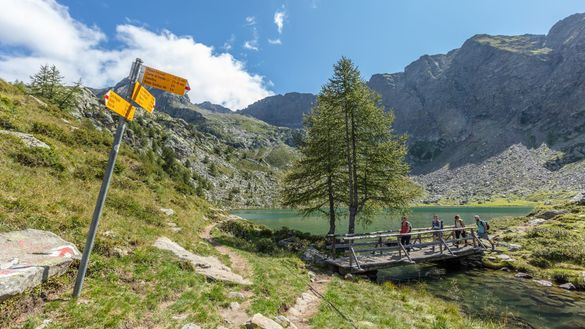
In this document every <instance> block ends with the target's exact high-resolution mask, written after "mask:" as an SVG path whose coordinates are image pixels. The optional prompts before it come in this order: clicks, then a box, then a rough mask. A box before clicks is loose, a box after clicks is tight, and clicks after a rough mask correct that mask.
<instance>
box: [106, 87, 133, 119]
mask: <svg viewBox="0 0 585 329" xmlns="http://www.w3.org/2000/svg"><path fill="white" fill-rule="evenodd" d="M104 101H105V103H106V107H107V108H109V109H110V110H112V111H114V112H116V113H118V114H119V115H121V116H123V117H124V118H126V120H129V121H132V120H134V112H136V108H135V107H134V106H132V105H131V104H130V103H128V102H127V101H126V100H125V99H124V98H122V96H120V95H118V94H116V93H115V92H114V91H113V90H110V91H108V92H107V93H106V94H105V95H104Z"/></svg>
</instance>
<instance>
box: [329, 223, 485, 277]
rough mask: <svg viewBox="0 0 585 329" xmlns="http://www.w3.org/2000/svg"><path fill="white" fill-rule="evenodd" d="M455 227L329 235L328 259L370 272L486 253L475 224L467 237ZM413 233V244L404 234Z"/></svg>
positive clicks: (344, 270)
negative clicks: (404, 237)
mask: <svg viewBox="0 0 585 329" xmlns="http://www.w3.org/2000/svg"><path fill="white" fill-rule="evenodd" d="M457 230H461V229H460V228H455V227H452V226H450V227H445V228H444V229H442V230H433V229H427V228H418V229H413V230H412V232H410V233H405V234H401V233H399V232H396V231H380V232H370V233H365V234H355V235H343V236H335V235H329V236H328V238H329V244H328V248H329V250H330V255H329V258H327V259H326V260H325V262H326V263H327V264H328V265H330V266H332V267H335V268H337V270H338V272H339V273H342V274H346V273H366V272H372V271H376V270H379V269H383V268H389V267H394V266H401V265H406V264H418V263H429V262H437V261H444V260H450V259H456V258H462V257H467V256H471V255H476V254H482V253H483V252H484V250H486V249H487V247H486V245H485V244H484V243H483V242H482V241H481V240H480V239H479V238H478V237H477V234H476V232H475V228H465V229H464V230H465V233H466V237H459V238H458V239H457V238H456V234H455V231H457ZM406 235H410V237H411V238H410V239H411V241H410V244H408V245H403V244H402V243H401V238H402V237H403V236H406Z"/></svg>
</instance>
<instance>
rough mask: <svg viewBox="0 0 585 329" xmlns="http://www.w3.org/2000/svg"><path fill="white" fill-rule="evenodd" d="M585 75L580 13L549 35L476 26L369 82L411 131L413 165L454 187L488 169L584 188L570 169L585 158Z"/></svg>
mask: <svg viewBox="0 0 585 329" xmlns="http://www.w3.org/2000/svg"><path fill="white" fill-rule="evenodd" d="M584 83H585V14H575V15H572V16H570V17H567V18H565V19H563V20H561V21H560V22H558V23H557V24H555V25H554V26H553V27H552V28H551V30H550V32H549V33H548V34H547V35H528V34H527V35H518V36H502V35H497V36H491V35H485V34H482V35H476V36H474V37H472V38H470V39H469V40H467V41H466V42H465V43H464V44H463V45H462V46H461V48H459V49H455V50H452V51H450V52H448V53H447V54H439V55H432V56H428V55H425V56H422V57H420V58H419V59H418V60H416V61H415V62H413V63H411V64H410V65H408V66H407V67H406V68H405V70H404V72H399V73H393V74H376V75H373V76H372V77H371V79H370V80H369V82H368V85H369V86H370V88H372V89H373V90H375V91H377V92H378V93H379V94H380V95H381V96H382V103H383V105H384V106H385V108H386V109H392V110H393V111H394V113H395V116H396V120H395V125H394V127H395V129H396V131H397V132H399V133H405V134H408V136H409V146H410V161H411V163H412V164H413V172H414V173H415V174H419V175H421V176H422V177H425V179H426V180H425V179H423V181H425V183H426V184H425V185H428V184H430V183H434V184H435V185H437V184H438V185H440V186H441V189H444V191H442V192H445V193H447V192H448V190H450V189H453V188H456V185H457V184H459V185H461V184H465V183H469V182H472V181H476V180H477V177H478V176H482V175H483V174H485V173H486V172H493V173H492V174H490V175H489V176H487V177H485V178H486V179H488V180H491V181H492V182H491V183H492V184H491V187H490V188H491V189H497V188H501V189H502V190H503V191H509V190H510V189H509V187H511V186H512V185H516V183H517V184H518V185H519V186H520V187H521V188H522V186H525V185H526V184H525V183H526V182H530V181H534V182H535V183H536V185H539V184H540V185H539V186H536V188H537V189H539V188H540V189H542V188H549V189H550V188H554V187H556V188H558V189H562V188H563V187H564V188H569V189H577V188H582V187H583V183H582V182H578V183H577V182H574V181H573V180H572V179H571V176H572V175H573V174H575V173H576V172H578V173H582V168H581V167H582V166H581V164H580V162H581V160H583V159H584V158H585V134H584V133H583V132H585V115H584V114H585V89H584V88H583V87H584ZM510 150H515V151H514V152H510ZM507 154H508V155H510V156H514V155H516V154H523V156H522V157H521V158H518V159H516V161H509V160H510V158H509V157H506V155H507ZM496 158H498V159H499V161H496V162H493V163H491V162H490V161H489V160H490V159H496ZM486 163H490V165H489V166H488V167H486ZM501 163H506V164H507V165H508V166H511V167H506V168H504V167H502V166H501V165H499V164H501ZM570 165H572V166H570ZM471 168H475V170H472V169H471ZM503 169H511V170H503ZM516 169H517V170H516ZM506 171H509V175H508V176H506V175H505V172H506ZM464 173H468V175H471V177H470V176H468V175H466V174H464ZM473 176H475V177H473ZM494 180H500V181H501V183H500V184H496V186H494V182H493V181H494ZM447 181H450V183H446V182H447ZM477 183H480V184H481V185H482V186H483V185H484V184H485V181H482V182H477ZM488 185H489V184H488ZM506 185H508V188H506ZM431 190H432V188H431ZM473 190H474V187H473V186H472V187H471V190H470V192H471V191H473ZM527 190H530V188H527ZM435 192H436V193H442V192H441V191H435Z"/></svg>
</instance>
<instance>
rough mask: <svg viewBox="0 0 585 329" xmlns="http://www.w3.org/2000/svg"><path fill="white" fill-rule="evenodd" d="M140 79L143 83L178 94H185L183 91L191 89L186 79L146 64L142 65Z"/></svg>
mask: <svg viewBox="0 0 585 329" xmlns="http://www.w3.org/2000/svg"><path fill="white" fill-rule="evenodd" d="M140 80H141V81H142V83H143V84H145V85H149V86H151V87H154V88H156V89H160V90H164V91H168V92H171V93H173V94H177V95H180V96H183V95H185V92H186V91H188V90H190V89H191V88H190V87H189V83H188V82H187V79H184V78H181V77H178V76H176V75H172V74H169V73H166V72H163V71H159V70H157V69H153V68H152V67H148V66H145V67H144V73H143V74H142V76H141V79H140Z"/></svg>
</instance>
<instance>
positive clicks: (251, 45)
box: [243, 39, 260, 51]
mask: <svg viewBox="0 0 585 329" xmlns="http://www.w3.org/2000/svg"><path fill="white" fill-rule="evenodd" d="M243 47H244V48H246V49H248V50H254V51H258V50H260V49H259V48H258V40H257V39H252V40H248V41H246V42H244V45H243Z"/></svg>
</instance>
